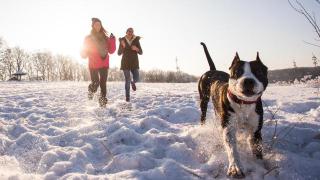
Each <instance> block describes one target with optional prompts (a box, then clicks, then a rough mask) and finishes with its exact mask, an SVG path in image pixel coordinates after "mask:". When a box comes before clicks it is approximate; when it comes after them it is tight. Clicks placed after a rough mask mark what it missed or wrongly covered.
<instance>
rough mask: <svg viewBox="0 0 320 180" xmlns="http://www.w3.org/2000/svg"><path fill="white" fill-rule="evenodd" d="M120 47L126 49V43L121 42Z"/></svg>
mask: <svg viewBox="0 0 320 180" xmlns="http://www.w3.org/2000/svg"><path fill="white" fill-rule="evenodd" d="M121 46H122V48H125V47H126V43H125V42H124V40H121Z"/></svg>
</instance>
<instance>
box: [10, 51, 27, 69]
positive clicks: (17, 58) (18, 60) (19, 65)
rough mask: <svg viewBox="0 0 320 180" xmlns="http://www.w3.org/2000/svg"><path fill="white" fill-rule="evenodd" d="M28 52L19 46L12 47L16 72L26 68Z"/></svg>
mask: <svg viewBox="0 0 320 180" xmlns="http://www.w3.org/2000/svg"><path fill="white" fill-rule="evenodd" d="M27 56H28V54H27V53H26V52H25V51H24V50H23V49H21V48H19V47H14V48H13V49H12V59H13V61H14V62H15V67H16V72H21V71H22V70H23V68H24V65H25V63H24V61H25V60H26V59H27Z"/></svg>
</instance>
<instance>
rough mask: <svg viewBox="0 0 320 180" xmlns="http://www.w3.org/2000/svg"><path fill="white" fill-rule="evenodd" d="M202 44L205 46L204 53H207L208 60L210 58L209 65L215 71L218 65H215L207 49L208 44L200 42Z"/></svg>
mask: <svg viewBox="0 0 320 180" xmlns="http://www.w3.org/2000/svg"><path fill="white" fill-rule="evenodd" d="M200 44H201V45H202V46H203V49H204V53H205V54H206V57H207V60H208V63H209V66H210V70H211V71H214V70H216V66H215V65H214V63H213V61H212V59H211V56H210V54H209V51H208V49H207V46H206V44H204V43H203V42H201V43H200Z"/></svg>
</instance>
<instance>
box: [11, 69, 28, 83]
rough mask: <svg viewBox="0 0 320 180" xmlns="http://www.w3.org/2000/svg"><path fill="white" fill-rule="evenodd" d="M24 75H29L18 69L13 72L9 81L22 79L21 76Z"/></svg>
mask: <svg viewBox="0 0 320 180" xmlns="http://www.w3.org/2000/svg"><path fill="white" fill-rule="evenodd" d="M24 75H27V73H25V72H22V71H17V72H16V73H14V74H12V76H11V78H10V79H9V81H21V77H22V76H24Z"/></svg>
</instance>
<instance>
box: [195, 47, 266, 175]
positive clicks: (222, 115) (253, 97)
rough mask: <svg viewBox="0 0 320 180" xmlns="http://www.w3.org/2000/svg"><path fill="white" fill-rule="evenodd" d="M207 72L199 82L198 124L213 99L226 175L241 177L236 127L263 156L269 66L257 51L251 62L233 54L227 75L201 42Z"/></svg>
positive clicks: (204, 119)
mask: <svg viewBox="0 0 320 180" xmlns="http://www.w3.org/2000/svg"><path fill="white" fill-rule="evenodd" d="M201 45H202V46H203V49H204V52H205V55H206V58H207V61H208V63H209V66H210V71H207V72H206V73H204V74H203V75H202V76H201V77H200V80H199V82H198V90H199V95H200V108H201V124H202V125H203V124H205V121H206V112H207V107H208V102H209V100H210V98H212V102H213V106H214V111H215V114H216V117H217V118H219V119H220V120H221V126H222V130H223V142H224V147H225V150H226V152H227V155H228V160H229V166H228V171H227V175H228V176H229V177H232V178H244V177H245V175H244V173H243V167H242V165H241V162H240V157H239V153H238V151H237V143H236V132H237V130H238V129H239V128H241V129H244V130H246V132H247V133H248V143H249V145H250V147H251V149H252V152H253V154H254V155H255V156H256V158H257V159H262V158H263V155H262V136H261V129H262V125H263V107H262V101H261V95H262V93H263V92H264V91H265V90H266V87H267V85H268V78H267V75H268V68H267V66H265V65H264V64H263V63H262V61H261V60H260V57H259V52H257V56H256V59H255V60H254V61H250V62H248V61H242V60H240V58H239V55H238V53H236V55H235V57H234V59H233V61H232V64H231V66H230V68H229V70H230V75H229V74H228V73H226V72H223V71H218V70H216V67H215V65H214V63H213V61H212V59H211V56H210V54H209V52H208V49H207V47H206V45H205V44H204V43H203V42H201Z"/></svg>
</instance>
